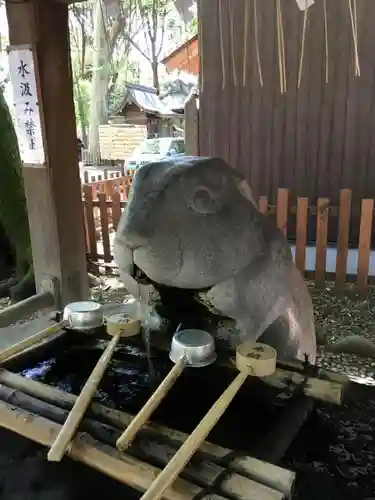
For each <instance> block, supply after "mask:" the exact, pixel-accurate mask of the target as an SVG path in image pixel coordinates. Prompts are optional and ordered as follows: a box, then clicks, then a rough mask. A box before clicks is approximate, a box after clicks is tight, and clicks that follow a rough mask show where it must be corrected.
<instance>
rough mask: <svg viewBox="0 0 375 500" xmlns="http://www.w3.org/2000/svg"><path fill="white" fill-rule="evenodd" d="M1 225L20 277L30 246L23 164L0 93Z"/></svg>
mask: <svg viewBox="0 0 375 500" xmlns="http://www.w3.org/2000/svg"><path fill="white" fill-rule="evenodd" d="M0 179H1V182H0V222H1V224H2V226H3V227H4V230H5V232H6V234H7V236H8V238H9V240H10V242H11V244H12V245H13V247H14V248H15V250H16V256H17V268H18V271H19V272H20V274H23V272H24V270H25V267H26V266H27V264H31V246H30V233H29V221H28V215H27V205H26V196H25V188H24V183H23V176H22V160H21V156H20V151H19V147H18V139H17V135H16V131H15V128H14V125H13V121H12V117H11V114H10V111H9V108H8V105H7V102H6V100H5V97H4V94H3V92H0Z"/></svg>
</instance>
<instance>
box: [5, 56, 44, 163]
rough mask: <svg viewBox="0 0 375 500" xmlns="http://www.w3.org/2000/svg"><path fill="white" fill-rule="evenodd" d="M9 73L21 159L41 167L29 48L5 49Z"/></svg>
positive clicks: (41, 150)
mask: <svg viewBox="0 0 375 500" xmlns="http://www.w3.org/2000/svg"><path fill="white" fill-rule="evenodd" d="M9 75H10V80H11V83H12V87H13V97H14V115H15V119H16V132H17V137H18V143H19V148H20V153H21V158H22V161H23V163H24V164H25V165H29V166H37V167H41V166H44V162H45V155H44V148H43V138H42V127H41V122H40V113H39V104H38V97H37V90H36V80H35V71H34V60H33V53H32V50H31V48H18V49H15V48H10V49H9Z"/></svg>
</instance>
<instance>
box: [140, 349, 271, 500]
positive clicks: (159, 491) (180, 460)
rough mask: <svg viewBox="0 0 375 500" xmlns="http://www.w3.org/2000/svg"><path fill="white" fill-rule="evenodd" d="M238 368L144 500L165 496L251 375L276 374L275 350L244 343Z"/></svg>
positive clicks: (237, 364) (144, 495) (239, 350)
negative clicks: (236, 373)
mask: <svg viewBox="0 0 375 500" xmlns="http://www.w3.org/2000/svg"><path fill="white" fill-rule="evenodd" d="M236 366H237V368H238V370H239V371H240V373H239V374H238V375H237V376H236V378H235V379H234V380H233V382H232V383H231V384H230V386H229V387H228V388H227V389H226V390H225V391H224V392H223V394H222V395H221V396H220V398H219V399H218V400H217V401H216V403H215V404H214V405H213V406H212V407H211V409H210V410H209V411H208V413H207V414H206V415H205V416H204V417H203V419H202V420H201V422H200V423H199V424H198V426H197V427H196V428H195V430H194V431H193V432H192V433H191V434H190V436H189V437H188V439H187V440H186V441H185V442H184V444H183V445H182V446H181V448H180V449H179V450H178V451H177V453H176V454H175V455H174V456H173V457H172V459H171V460H170V462H169V463H168V464H167V465H166V467H165V468H164V469H163V470H162V471H161V472H160V473H159V475H158V476H157V478H156V479H155V481H154V482H153V483H152V484H151V486H150V487H149V489H148V490H147V491H146V492H145V493H144V494H143V496H142V497H141V500H159V499H160V498H161V497H162V495H163V494H164V492H165V491H166V490H167V489H168V487H169V486H170V485H171V484H172V483H173V482H174V481H175V479H176V478H177V476H178V475H179V474H180V473H181V471H182V470H183V468H184V467H185V466H186V464H187V463H188V462H189V460H190V459H191V457H192V456H193V455H194V453H195V452H196V451H197V449H198V448H199V446H200V445H201V444H202V442H203V441H204V440H205V439H206V437H207V436H208V434H209V433H210V432H211V430H212V429H213V427H214V426H215V425H216V423H217V421H218V420H219V418H220V417H221V416H222V415H223V413H224V412H225V410H226V409H227V408H228V406H229V404H230V403H231V401H232V400H233V398H234V397H235V395H236V394H237V392H238V391H239V389H240V388H241V386H242V385H243V383H244V382H245V380H246V379H247V377H248V376H249V375H251V376H253V377H267V376H269V375H272V374H273V373H274V372H275V370H276V351H275V349H273V348H272V347H271V346H268V345H266V344H260V343H253V342H248V343H245V344H241V345H240V346H238V348H237V351H236Z"/></svg>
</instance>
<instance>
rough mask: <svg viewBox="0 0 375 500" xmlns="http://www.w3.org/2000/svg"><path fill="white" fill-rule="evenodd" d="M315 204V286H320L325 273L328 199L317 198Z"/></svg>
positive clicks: (322, 283)
mask: <svg viewBox="0 0 375 500" xmlns="http://www.w3.org/2000/svg"><path fill="white" fill-rule="evenodd" d="M317 206H318V213H317V216H316V260H315V283H316V285H317V286H319V287H322V286H323V285H324V281H325V273H326V257H327V238H328V213H329V212H328V211H329V200H328V199H327V198H318V203H317Z"/></svg>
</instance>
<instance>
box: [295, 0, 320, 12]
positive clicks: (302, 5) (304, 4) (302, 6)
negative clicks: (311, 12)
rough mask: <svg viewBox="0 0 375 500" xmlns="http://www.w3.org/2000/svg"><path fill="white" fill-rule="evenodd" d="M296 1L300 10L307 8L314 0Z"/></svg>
mask: <svg viewBox="0 0 375 500" xmlns="http://www.w3.org/2000/svg"><path fill="white" fill-rule="evenodd" d="M296 2H297V5H298V7H299V8H300V10H307V9H308V8H309V7H311V6H312V5H313V4H314V3H315V0H296Z"/></svg>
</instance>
